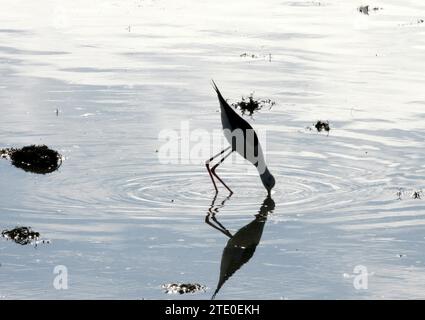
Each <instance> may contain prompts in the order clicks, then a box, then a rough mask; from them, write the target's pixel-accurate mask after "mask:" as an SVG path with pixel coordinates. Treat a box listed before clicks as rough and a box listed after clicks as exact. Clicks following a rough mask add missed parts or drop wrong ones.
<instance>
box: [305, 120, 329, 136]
mask: <svg viewBox="0 0 425 320" xmlns="http://www.w3.org/2000/svg"><path fill="white" fill-rule="evenodd" d="M314 127H315V128H316V130H317V132H322V131H326V132H327V133H329V131H330V130H331V127H330V126H329V121H321V120H319V121H317V122H316V123H315V124H314ZM307 129H309V130H311V128H310V127H307Z"/></svg>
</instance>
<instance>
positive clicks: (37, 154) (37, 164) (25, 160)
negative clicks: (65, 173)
mask: <svg viewBox="0 0 425 320" xmlns="http://www.w3.org/2000/svg"><path fill="white" fill-rule="evenodd" d="M0 156H1V157H2V158H8V159H10V160H11V161H12V164H13V165H14V166H15V167H17V168H20V169H23V170H25V171H28V172H33V173H39V174H46V173H50V172H53V171H56V170H57V169H58V168H59V167H60V165H61V164H62V156H61V155H60V154H59V153H58V152H57V151H55V150H52V149H49V148H48V147H47V146H45V145H38V146H37V145H31V146H26V147H23V148H21V149H16V148H7V149H1V150H0Z"/></svg>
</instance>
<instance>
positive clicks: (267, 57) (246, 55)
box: [239, 52, 272, 62]
mask: <svg viewBox="0 0 425 320" xmlns="http://www.w3.org/2000/svg"><path fill="white" fill-rule="evenodd" d="M239 57H241V58H251V59H260V58H261V59H263V60H266V61H269V62H272V54H271V53H268V54H261V55H257V54H254V53H248V52H244V53H242V54H240V55H239Z"/></svg>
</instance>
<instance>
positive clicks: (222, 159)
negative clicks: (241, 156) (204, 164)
mask: <svg viewBox="0 0 425 320" xmlns="http://www.w3.org/2000/svg"><path fill="white" fill-rule="evenodd" d="M232 152H233V150H230V152H229V153H228V154H226V155H225V156H224V157H223V158H221V160H220V161H219V162H218V163H217V164H215V165H214V166H213V167H212V168H211V173H212V174H213V175H214V177H216V178H217V179H218V181H220V182H221V183H222V184H223V186H224V187H225V188H226V189H227V190H229V192H230V194H233V191H232V190H231V189H230V188H229V187H228V186H227V185H226V184H225V183H224V181H223V180H221V178H220V177H219V176H218V175H217V173H215V169H217V167H218V166H219V165H220V164H222V163H223V161H224V160H225V159H226V158H227V157H228V156H230V155H231V154H232Z"/></svg>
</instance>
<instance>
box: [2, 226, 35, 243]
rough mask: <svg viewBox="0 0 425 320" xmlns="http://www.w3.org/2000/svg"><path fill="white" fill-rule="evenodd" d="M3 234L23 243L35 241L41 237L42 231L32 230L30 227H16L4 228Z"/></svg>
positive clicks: (7, 237)
mask: <svg viewBox="0 0 425 320" xmlns="http://www.w3.org/2000/svg"><path fill="white" fill-rule="evenodd" d="M1 235H2V237H4V238H6V239H10V240H12V241H14V242H16V243H18V244H21V245H26V244H30V243H33V242H35V241H37V240H38V238H39V237H40V233H38V232H35V231H32V230H31V228H30V227H16V228H15V229H11V230H4V231H2V233H1Z"/></svg>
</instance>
